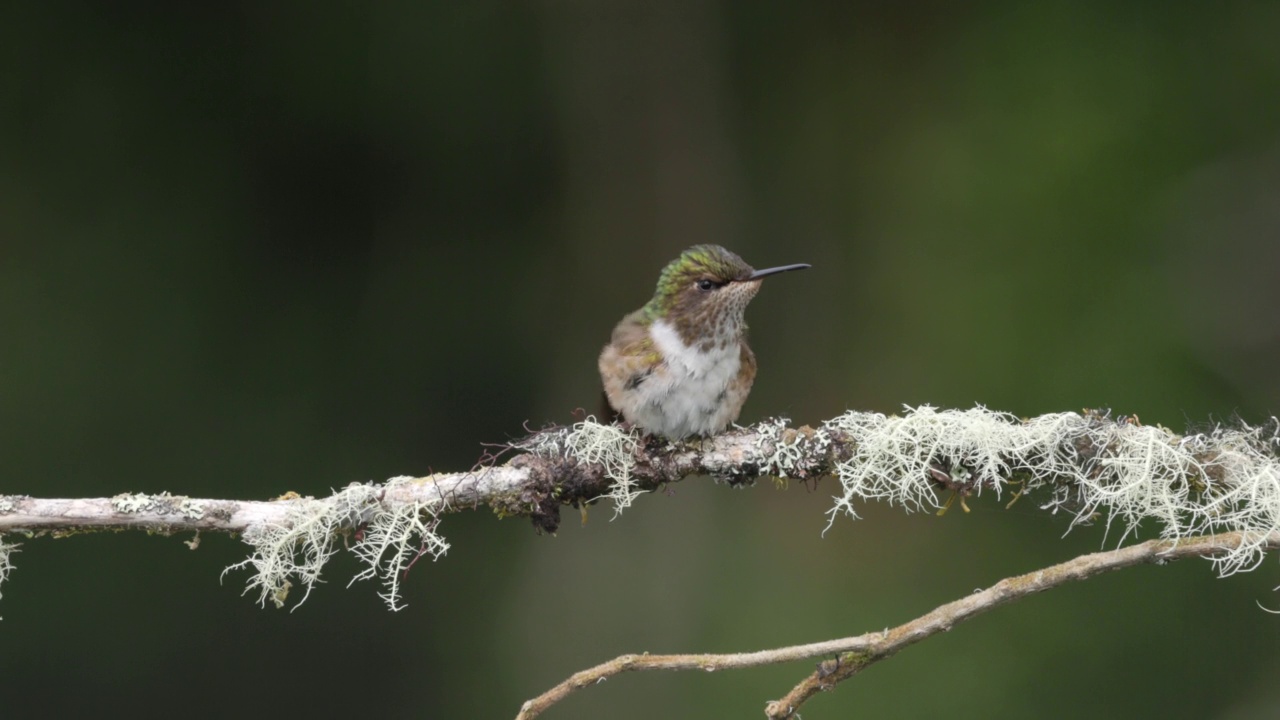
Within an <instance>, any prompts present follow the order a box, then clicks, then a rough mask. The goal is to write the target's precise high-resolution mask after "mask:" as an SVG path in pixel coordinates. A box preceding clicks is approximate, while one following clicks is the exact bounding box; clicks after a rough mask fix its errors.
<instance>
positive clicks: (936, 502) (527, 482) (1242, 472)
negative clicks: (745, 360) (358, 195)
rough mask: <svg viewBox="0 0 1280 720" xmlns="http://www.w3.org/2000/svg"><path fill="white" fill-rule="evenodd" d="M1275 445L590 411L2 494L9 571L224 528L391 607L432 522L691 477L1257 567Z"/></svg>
mask: <svg viewBox="0 0 1280 720" xmlns="http://www.w3.org/2000/svg"><path fill="white" fill-rule="evenodd" d="M1277 449H1280V423H1278V422H1277V421H1276V420H1275V418H1272V420H1271V421H1270V422H1268V423H1266V424H1264V425H1262V426H1259V427H1249V426H1247V425H1244V424H1243V423H1240V424H1238V425H1237V426H1235V427H1216V428H1214V429H1213V430H1212V431H1210V432H1204V433H1198V434H1191V435H1184V436H1180V435H1177V434H1175V433H1173V432H1171V431H1169V430H1167V429H1165V428H1162V427H1159V426H1155V427H1152V426H1144V425H1142V424H1140V423H1139V422H1138V421H1137V418H1135V417H1120V418H1114V419H1113V418H1111V417H1110V415H1109V414H1106V413H1101V412H1089V411H1086V412H1085V413H1083V414H1077V413H1054V414H1049V415H1042V416H1039V417H1035V418H1030V419H1026V420H1023V419H1019V418H1017V417H1014V416H1013V415H1009V414H1007V413H998V412H993V411H991V410H987V409H986V408H982V407H977V408H973V409H969V410H935V409H934V408H931V407H927V406H924V407H919V408H907V409H906V410H905V411H904V413H903V414H902V416H886V415H882V414H880V413H865V412H847V413H845V414H843V415H841V416H839V417H836V418H833V419H831V420H828V421H826V422H824V423H822V424H821V425H820V426H818V427H817V428H813V427H809V426H802V427H799V428H792V427H789V426H788V425H787V423H786V421H784V420H769V421H765V422H761V423H758V424H757V425H754V426H752V427H747V428H738V429H734V430H732V431H730V432H726V433H722V434H720V435H717V436H715V437H712V438H707V439H703V440H695V441H691V442H666V441H663V440H659V439H656V438H652V437H641V436H640V435H638V434H637V433H635V432H631V431H627V430H624V429H623V428H620V427H618V426H616V425H602V424H600V423H597V422H594V421H592V420H588V421H586V422H582V423H579V424H577V425H575V426H573V427H572V428H552V429H548V430H544V431H541V432H537V433H534V434H532V435H530V436H529V437H526V438H523V439H521V440H518V441H516V442H513V443H510V444H508V445H505V446H502V450H501V452H499V453H497V454H496V455H490V456H488V457H486V458H485V459H484V460H483V461H482V462H481V463H479V464H478V465H477V467H475V468H473V469H472V470H471V471H469V472H460V473H438V474H433V475H427V476H425V477H396V478H392V479H390V480H388V481H386V482H384V483H380V484H375V483H353V484H351V485H348V486H347V487H346V488H343V489H342V490H339V491H337V492H334V493H333V494H332V495H330V496H328V497H324V498H312V497H306V498H304V497H299V496H298V495H297V494H296V493H288V494H286V495H285V496H282V497H281V498H278V499H276V500H274V501H236V500H225V499H193V498H188V497H183V496H176V495H169V494H161V495H135V494H122V495H117V496H115V497H112V498H96V499H87V500H86V499H80V500H59V499H37V498H31V497H27V496H20V495H9V496H0V581H3V580H4V579H5V578H6V577H7V575H8V573H9V570H10V569H11V568H12V565H11V564H10V563H11V557H10V556H11V553H12V552H13V551H14V550H15V548H16V546H15V545H14V544H13V543H12V542H10V540H11V538H10V537H9V536H11V535H13V534H25V535H28V536H30V535H38V534H52V535H55V536H63V535H71V534H79V533H84V532H92V531H100V530H122V529H135V530H147V531H149V532H155V533H161V534H171V533H174V532H183V531H192V532H197V533H198V532H201V531H220V532H227V533H234V534H238V535H239V536H240V537H241V538H242V539H243V540H244V541H245V542H246V543H248V544H249V545H250V546H251V547H252V553H251V555H250V556H249V558H248V559H246V560H244V561H243V562H240V563H237V564H236V565H233V566H232V567H231V568H228V570H234V569H248V570H251V571H252V575H251V577H250V579H249V581H248V584H247V587H246V592H253V591H256V592H257V598H258V602H259V603H260V604H264V605H265V604H266V602H267V601H268V600H270V601H271V602H273V603H274V604H276V605H277V606H282V605H283V604H284V601H285V598H286V597H287V595H288V594H289V591H290V590H291V588H292V587H293V586H294V584H295V583H301V585H302V586H303V589H304V590H305V591H306V593H309V592H310V591H311V589H312V588H313V587H314V586H315V584H316V583H317V582H319V580H320V576H321V572H322V569H323V567H324V565H325V564H326V563H327V562H328V560H329V559H330V558H331V557H332V556H333V555H334V554H335V553H337V552H338V551H339V550H341V549H343V548H345V549H348V550H349V551H350V552H352V553H353V554H354V555H356V557H357V558H358V559H359V560H360V561H362V562H363V563H364V564H365V569H364V570H363V571H361V572H360V573H358V574H357V575H356V576H355V578H353V580H352V582H354V581H355V580H363V579H374V578H376V579H379V580H381V582H382V585H383V592H382V597H383V598H384V600H385V601H386V602H387V604H388V606H390V607H391V608H392V609H398V608H399V607H400V602H399V600H400V582H401V581H402V579H403V578H404V576H405V573H407V572H408V570H409V568H410V567H412V566H413V564H414V563H416V562H417V560H418V559H420V558H421V557H423V556H424V555H430V556H432V557H433V558H439V557H440V556H442V555H443V554H444V553H445V552H447V550H448V549H449V544H448V542H447V541H446V540H445V538H444V537H443V536H442V535H441V534H440V533H439V532H438V528H439V525H440V522H441V518H442V517H444V516H445V515H447V514H449V513H453V512H458V511H461V510H466V509H473V508H478V507H481V506H488V507H489V508H491V509H492V510H493V511H494V512H495V513H496V514H498V516H499V517H508V516H525V517H528V518H530V519H531V520H532V522H533V526H534V528H535V529H536V530H537V531H539V532H555V530H556V529H557V528H558V526H559V522H560V509H561V508H562V507H564V506H570V507H577V508H580V509H585V508H586V507H587V506H588V505H591V504H594V503H596V502H599V501H601V500H604V501H607V502H609V503H611V504H612V505H613V509H614V512H615V514H616V513H619V512H622V511H623V510H625V509H626V508H628V507H630V506H631V504H632V503H633V502H634V501H635V499H636V498H638V497H639V496H640V495H642V494H643V493H645V492H648V491H652V490H655V489H657V488H659V487H661V486H662V485H664V484H666V483H673V482H678V481H680V480H682V479H684V478H687V477H691V476H694V475H709V476H711V477H712V478H714V479H715V480H717V481H721V482H725V483H728V484H730V485H742V484H750V483H752V482H754V481H755V480H756V479H757V478H760V477H775V478H783V479H785V478H797V479H800V480H802V481H806V482H808V481H812V482H814V483H816V482H817V481H818V479H819V478H823V477H834V478H835V479H836V481H837V482H838V483H839V487H838V488H837V489H836V490H837V493H836V497H835V503H834V505H833V506H832V508H831V510H830V511H829V513H828V514H829V517H830V522H835V521H836V519H837V518H838V517H840V516H849V517H853V518H856V517H857V514H856V507H857V505H858V504H859V503H861V502H865V501H868V500H879V501H883V502H888V503H890V504H894V505H901V506H902V507H903V508H904V509H906V510H907V511H915V510H939V509H940V510H939V512H944V511H945V510H946V508H947V507H949V506H950V505H951V502H952V501H953V500H955V499H956V498H959V499H960V503H959V504H960V506H961V507H964V508H966V509H967V505H966V498H968V497H972V496H980V495H982V494H983V493H993V494H995V496H996V497H997V498H1000V497H1002V495H1003V494H1004V493H1012V494H1013V501H1017V500H1019V499H1020V498H1022V497H1024V496H1032V497H1037V496H1038V499H1037V500H1035V502H1038V503H1039V504H1040V506H1041V507H1042V508H1044V509H1047V510H1050V511H1051V512H1054V513H1056V512H1060V511H1061V512H1065V513H1068V514H1070V515H1071V516H1073V522H1072V525H1073V526H1074V525H1075V524H1079V523H1089V522H1093V521H1094V520H1095V519H1099V518H1100V519H1102V520H1103V521H1104V522H1105V524H1106V526H1107V528H1108V530H1110V529H1112V527H1113V526H1115V527H1118V528H1119V529H1120V531H1121V537H1120V542H1121V543H1122V542H1123V541H1124V539H1125V538H1126V537H1127V536H1128V534H1129V533H1130V532H1132V531H1134V530H1135V529H1136V528H1137V527H1138V525H1139V524H1140V523H1142V522H1143V521H1144V520H1154V521H1156V522H1157V523H1159V525H1160V532H1161V537H1162V538H1164V539H1166V540H1177V539H1179V538H1187V537H1191V536H1196V535H1210V534H1214V533H1222V532H1238V533H1242V535H1241V537H1243V538H1254V540H1251V541H1249V542H1244V543H1241V544H1239V545H1238V546H1237V547H1236V548H1235V549H1234V550H1232V551H1231V552H1229V553H1225V554H1222V555H1217V556H1215V563H1216V564H1217V566H1218V570H1219V571H1220V572H1221V573H1222V574H1230V573H1233V572H1237V571H1240V570H1248V569H1252V568H1253V567H1256V565H1257V564H1258V563H1259V562H1261V559H1262V556H1263V552H1264V550H1265V549H1266V546H1265V544H1264V543H1263V542H1262V540H1261V538H1264V537H1267V536H1269V535H1270V534H1271V533H1273V532H1277V531H1280V460H1278V459H1277ZM508 453H511V454H512V455H513V456H512V457H511V459H509V460H507V461H506V462H505V463H502V464H499V461H500V459H501V456H502V455H505V454H508ZM1027 502H1031V501H1030V500H1028V501H1027ZM192 544H193V545H194V544H195V541H192ZM224 574H225V573H224ZM303 599H304V600H305V599H306V594H304V595H303Z"/></svg>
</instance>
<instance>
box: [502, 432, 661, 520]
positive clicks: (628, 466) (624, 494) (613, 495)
mask: <svg viewBox="0 0 1280 720" xmlns="http://www.w3.org/2000/svg"><path fill="white" fill-rule="evenodd" d="M638 443H639V437H638V435H637V434H636V432H635V431H632V430H624V429H623V428H622V427H621V426H619V425H613V424H610V425H605V424H602V423H599V422H597V421H596V419H595V418H594V417H588V418H587V419H586V420H584V421H583V422H580V423H577V424H575V425H574V426H573V427H572V428H568V429H560V430H552V431H547V432H542V433H538V434H536V435H534V436H533V437H531V438H530V439H529V440H528V441H527V442H526V443H524V444H522V445H521V446H520V447H521V448H522V449H524V450H527V451H529V452H532V453H535V454H538V455H544V456H548V457H566V458H569V457H571V458H574V459H576V460H577V461H578V462H582V463H589V464H598V465H600V466H601V467H602V468H604V475H605V477H607V478H608V479H609V481H610V485H609V491H608V492H606V493H605V494H604V495H601V496H600V497H599V498H593V500H596V499H602V498H604V499H608V500H610V501H612V503H613V516H614V518H617V517H618V515H620V514H622V511H623V510H625V509H627V508H629V507H631V504H632V503H633V502H635V499H636V498H638V497H640V496H641V495H643V494H644V492H645V491H643V490H640V489H639V488H638V487H637V486H636V483H635V480H634V479H633V478H632V476H631V471H632V470H633V469H634V468H635V464H636V460H635V455H636V449H637V447H638Z"/></svg>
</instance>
